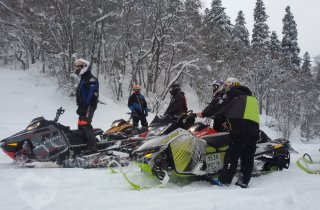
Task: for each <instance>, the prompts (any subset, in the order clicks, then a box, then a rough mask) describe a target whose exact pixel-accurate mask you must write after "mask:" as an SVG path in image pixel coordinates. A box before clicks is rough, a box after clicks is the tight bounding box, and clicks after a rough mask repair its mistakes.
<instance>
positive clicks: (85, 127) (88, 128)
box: [78, 106, 97, 151]
mask: <svg viewBox="0 0 320 210" xmlns="http://www.w3.org/2000/svg"><path fill="white" fill-rule="evenodd" d="M94 111H95V109H94V108H92V107H90V106H89V107H88V108H87V111H86V113H83V114H80V115H79V120H78V130H79V131H80V132H81V134H82V135H84V136H85V137H86V139H87V148H88V150H89V151H94V150H96V147H97V141H96V137H95V135H94V132H93V127H92V125H91V122H92V118H93V114H94Z"/></svg>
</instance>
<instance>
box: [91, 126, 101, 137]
mask: <svg viewBox="0 0 320 210" xmlns="http://www.w3.org/2000/svg"><path fill="white" fill-rule="evenodd" d="M93 133H94V135H95V136H100V135H102V134H103V130H101V129H100V128H94V129H93Z"/></svg>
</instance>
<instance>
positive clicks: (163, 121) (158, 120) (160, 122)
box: [149, 115, 172, 127]
mask: <svg viewBox="0 0 320 210" xmlns="http://www.w3.org/2000/svg"><path fill="white" fill-rule="evenodd" d="M171 122H172V120H171V116H170V115H165V116H163V117H159V116H158V115H156V116H155V117H154V119H153V120H152V122H151V123H150V126H149V127H160V126H164V125H168V124H169V123H171Z"/></svg>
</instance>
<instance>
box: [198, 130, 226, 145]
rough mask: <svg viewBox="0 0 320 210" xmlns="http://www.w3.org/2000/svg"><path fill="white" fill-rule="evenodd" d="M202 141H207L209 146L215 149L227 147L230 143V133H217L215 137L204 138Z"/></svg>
mask: <svg viewBox="0 0 320 210" xmlns="http://www.w3.org/2000/svg"><path fill="white" fill-rule="evenodd" d="M202 139H203V140H205V141H206V142H207V144H208V145H210V146H212V147H214V148H219V147H225V146H228V145H229V143H230V134H229V133H228V132H222V133H216V134H213V135H208V136H204V137H202Z"/></svg>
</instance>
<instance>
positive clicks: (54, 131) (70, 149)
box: [0, 108, 115, 167]
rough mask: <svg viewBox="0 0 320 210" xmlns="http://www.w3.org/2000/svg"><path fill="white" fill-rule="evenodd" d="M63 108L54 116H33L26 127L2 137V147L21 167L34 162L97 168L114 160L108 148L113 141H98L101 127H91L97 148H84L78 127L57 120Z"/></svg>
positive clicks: (84, 143) (82, 137)
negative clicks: (96, 149) (48, 118)
mask: <svg viewBox="0 0 320 210" xmlns="http://www.w3.org/2000/svg"><path fill="white" fill-rule="evenodd" d="M64 111H65V110H64V109H62V108H60V109H58V110H57V113H56V117H55V119H54V120H53V121H52V120H46V119H44V118H43V117H38V118H35V119H33V120H32V121H31V122H30V124H29V125H28V126H27V128H26V129H25V130H23V131H21V132H19V133H16V134H14V135H12V136H10V137H8V138H5V139H3V140H1V142H0V146H1V148H2V150H3V151H4V152H5V153H6V154H7V155H8V156H10V157H11V158H12V159H14V160H15V162H16V163H17V164H19V165H20V166H27V167H33V163H34V162H46V161H51V162H56V163H57V164H58V165H60V166H64V167H98V166H104V165H106V164H108V160H109V159H114V158H115V157H114V156H113V155H112V152H111V151H110V150H108V149H106V148H107V147H109V146H110V145H112V144H113V142H105V141H100V139H99V138H100V136H101V135H102V134H103V131H102V130H101V129H94V133H95V136H96V140H97V148H98V151H97V152H96V153H90V152H88V151H87V147H86V138H85V137H84V136H83V135H81V133H80V132H79V131H78V130H71V129H70V127H68V126H64V125H62V124H60V123H58V119H59V117H60V115H61V114H63V113H64Z"/></svg>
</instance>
